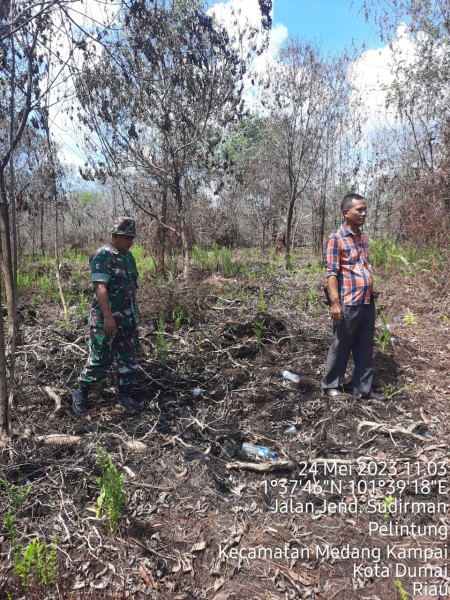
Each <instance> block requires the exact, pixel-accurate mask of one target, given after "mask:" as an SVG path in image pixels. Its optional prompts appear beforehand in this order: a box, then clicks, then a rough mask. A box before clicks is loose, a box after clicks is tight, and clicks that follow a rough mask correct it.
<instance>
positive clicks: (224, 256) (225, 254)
mask: <svg viewBox="0 0 450 600" xmlns="http://www.w3.org/2000/svg"><path fill="white" fill-rule="evenodd" d="M220 258H221V261H222V269H223V272H224V273H225V275H226V276H227V277H230V276H231V275H233V263H232V262H231V250H230V248H227V247H226V246H222V248H221V249H220Z"/></svg>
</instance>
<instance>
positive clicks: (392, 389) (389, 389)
mask: <svg viewBox="0 0 450 600" xmlns="http://www.w3.org/2000/svg"><path fill="white" fill-rule="evenodd" d="M416 387H417V384H415V383H408V385H404V386H403V387H400V388H399V387H397V386H396V385H386V384H385V385H384V395H385V397H386V400H390V399H391V398H393V397H394V396H397V394H401V393H402V392H404V391H405V390H412V389H414V388H416Z"/></svg>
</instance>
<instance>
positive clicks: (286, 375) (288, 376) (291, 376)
mask: <svg viewBox="0 0 450 600" xmlns="http://www.w3.org/2000/svg"><path fill="white" fill-rule="evenodd" d="M281 375H282V376H283V377H284V378H285V379H289V381H293V382H294V383H298V382H299V381H300V377H299V376H298V375H296V374H295V373H291V372H290V371H281Z"/></svg>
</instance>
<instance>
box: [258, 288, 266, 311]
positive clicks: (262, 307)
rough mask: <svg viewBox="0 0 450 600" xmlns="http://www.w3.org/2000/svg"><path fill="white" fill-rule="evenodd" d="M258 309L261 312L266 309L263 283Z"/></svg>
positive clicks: (260, 289)
mask: <svg viewBox="0 0 450 600" xmlns="http://www.w3.org/2000/svg"><path fill="white" fill-rule="evenodd" d="M258 310H259V311H260V312H264V311H265V310H266V301H265V300H264V288H263V286H262V285H260V286H259V300H258Z"/></svg>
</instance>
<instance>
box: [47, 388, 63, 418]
mask: <svg viewBox="0 0 450 600" xmlns="http://www.w3.org/2000/svg"><path fill="white" fill-rule="evenodd" d="M44 392H45V393H46V394H47V396H48V397H49V398H50V400H53V401H54V402H55V410H54V412H58V411H59V410H61V397H60V396H58V394H57V393H56V392H55V390H53V389H52V388H51V387H49V386H48V385H46V386H45V387H44Z"/></svg>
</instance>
